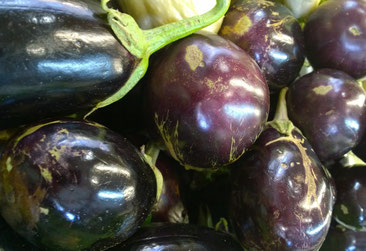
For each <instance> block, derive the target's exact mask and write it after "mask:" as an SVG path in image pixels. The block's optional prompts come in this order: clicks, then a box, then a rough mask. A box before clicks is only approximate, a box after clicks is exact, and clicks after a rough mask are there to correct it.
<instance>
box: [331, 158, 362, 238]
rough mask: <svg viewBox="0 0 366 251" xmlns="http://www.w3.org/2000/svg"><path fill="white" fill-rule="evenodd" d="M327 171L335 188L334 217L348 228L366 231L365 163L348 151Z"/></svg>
mask: <svg viewBox="0 0 366 251" xmlns="http://www.w3.org/2000/svg"><path fill="white" fill-rule="evenodd" d="M329 171H330V173H331V174H332V176H333V178H334V182H335V185H336V189H337V201H336V203H335V205H334V212H333V217H334V219H335V220H336V221H337V222H338V223H339V224H341V225H342V226H344V227H346V228H348V229H351V230H353V231H363V232H366V219H365V218H366V163H365V162H364V161H362V160H361V159H360V158H358V157H357V156H356V155H355V154H354V153H353V152H349V153H347V154H346V155H345V156H344V157H343V158H342V159H341V160H340V161H339V162H337V163H336V164H334V165H332V166H331V167H329Z"/></svg>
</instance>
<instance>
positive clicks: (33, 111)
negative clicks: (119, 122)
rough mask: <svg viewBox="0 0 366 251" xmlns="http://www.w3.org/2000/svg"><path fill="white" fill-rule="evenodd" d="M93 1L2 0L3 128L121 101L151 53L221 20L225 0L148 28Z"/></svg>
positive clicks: (0, 121)
mask: <svg viewBox="0 0 366 251" xmlns="http://www.w3.org/2000/svg"><path fill="white" fill-rule="evenodd" d="M98 2H99V1H95V0H67V1H64V0H52V1H51V0H21V1H18V0H0V30H1V33H0V48H1V49H0V128H9V127H13V126H15V125H18V124H25V123H28V122H36V121H39V119H44V118H49V117H54V116H59V115H70V114H74V113H79V112H82V113H84V114H85V113H87V111H90V110H91V111H90V112H89V113H88V114H90V113H91V112H93V111H94V110H96V109H97V108H100V107H103V106H106V105H109V104H111V103H113V102H115V101H116V100H119V99H120V98H122V97H123V96H124V95H125V94H126V93H127V92H128V91H129V90H131V89H132V88H133V87H134V86H135V85H136V83H137V82H138V81H139V80H140V78H141V77H142V76H143V75H144V74H145V72H146V69H147V66H148V59H149V56H150V55H151V54H152V53H154V52H155V51H157V50H159V49H160V48H162V47H163V46H165V45H166V44H168V43H170V42H172V41H174V40H177V39H179V38H181V37H184V36H187V35H189V34H191V33H193V32H194V31H196V30H198V29H200V28H202V27H205V26H207V25H209V24H211V23H213V22H215V21H216V20H218V19H219V18H221V17H222V16H223V14H224V13H225V12H226V10H227V8H228V7H229V2H230V1H229V0H218V2H217V5H216V6H215V7H214V8H213V9H212V10H211V11H210V12H208V13H206V14H204V15H201V16H196V17H192V18H190V19H186V20H181V21H179V22H175V23H171V24H169V25H165V26H161V27H157V28H155V29H151V30H141V29H140V28H139V27H138V25H137V24H136V22H135V21H134V19H133V18H132V17H131V16H129V15H127V14H122V13H120V12H119V11H117V10H115V9H112V8H109V7H108V6H107V4H108V2H109V0H102V3H101V4H100V3H98ZM88 114H86V115H88Z"/></svg>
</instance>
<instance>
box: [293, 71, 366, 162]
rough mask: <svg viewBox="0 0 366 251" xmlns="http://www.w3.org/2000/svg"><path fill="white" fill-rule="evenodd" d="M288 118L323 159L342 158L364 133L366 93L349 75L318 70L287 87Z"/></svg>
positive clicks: (365, 125)
mask: <svg viewBox="0 0 366 251" xmlns="http://www.w3.org/2000/svg"><path fill="white" fill-rule="evenodd" d="M287 106H288V114H289V118H290V119H291V120H292V121H293V123H294V125H295V126H297V127H298V128H300V130H301V131H302V132H303V133H304V135H305V137H306V138H307V139H308V140H309V142H310V144H311V145H312V147H313V148H314V150H315V152H316V154H317V155H318V157H319V158H320V160H322V161H326V160H333V159H338V158H341V157H342V156H343V155H344V154H346V153H347V152H348V151H350V150H351V149H352V148H353V147H355V146H356V145H357V144H358V142H360V140H361V137H362V136H363V134H364V132H365V127H366V124H365V121H366V93H365V91H364V90H363V88H362V87H361V86H360V85H359V84H358V83H357V81H355V80H354V79H353V78H352V77H351V76H349V75H348V74H346V73H344V72H341V71H338V70H333V69H321V70H317V71H314V72H312V73H310V74H307V75H304V76H302V77H301V78H299V79H298V80H297V81H295V82H294V83H293V84H291V85H290V86H289V90H288V93H287Z"/></svg>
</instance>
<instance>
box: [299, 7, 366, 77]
mask: <svg viewBox="0 0 366 251" xmlns="http://www.w3.org/2000/svg"><path fill="white" fill-rule="evenodd" d="M365 20H366V2H365V1H362V0H328V1H326V2H325V3H323V4H321V5H320V6H319V7H318V8H317V9H316V10H315V11H314V12H313V14H312V15H311V16H310V17H309V19H308V21H307V23H306V25H305V28H304V36H305V49H306V53H307V57H308V59H309V61H310V63H311V64H312V65H313V66H314V67H315V68H333V69H338V70H341V71H344V72H346V73H348V74H349V75H351V76H353V77H354V78H361V77H363V76H365V75H366V22H365Z"/></svg>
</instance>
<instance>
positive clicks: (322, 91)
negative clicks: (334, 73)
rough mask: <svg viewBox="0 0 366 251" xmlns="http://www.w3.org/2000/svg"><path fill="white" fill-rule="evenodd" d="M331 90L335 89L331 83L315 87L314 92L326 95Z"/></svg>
mask: <svg viewBox="0 0 366 251" xmlns="http://www.w3.org/2000/svg"><path fill="white" fill-rule="evenodd" d="M331 90H333V86H331V85H321V86H318V87H315V88H313V92H315V93H316V94H318V95H326V94H327V93H328V92H330V91H331Z"/></svg>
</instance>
